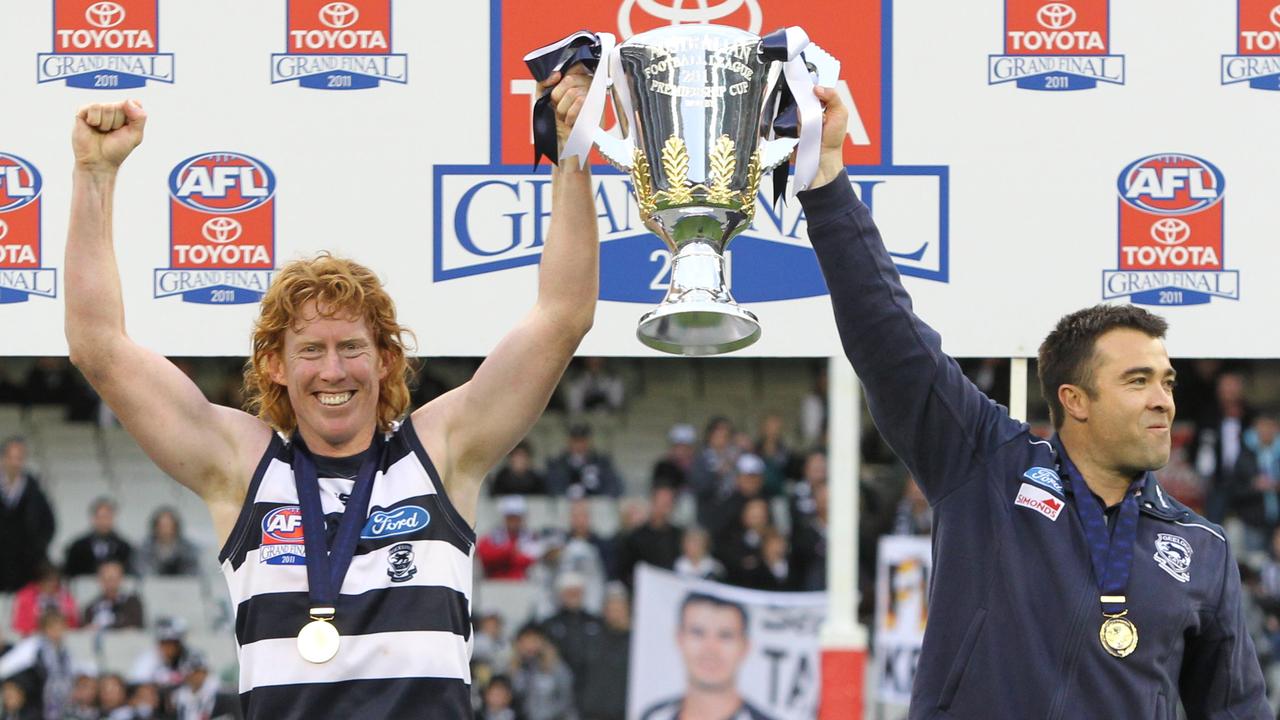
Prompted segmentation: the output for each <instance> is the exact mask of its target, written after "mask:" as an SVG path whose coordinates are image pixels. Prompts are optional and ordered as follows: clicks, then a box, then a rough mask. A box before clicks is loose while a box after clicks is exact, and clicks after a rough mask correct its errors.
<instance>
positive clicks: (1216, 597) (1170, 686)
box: [799, 175, 1273, 720]
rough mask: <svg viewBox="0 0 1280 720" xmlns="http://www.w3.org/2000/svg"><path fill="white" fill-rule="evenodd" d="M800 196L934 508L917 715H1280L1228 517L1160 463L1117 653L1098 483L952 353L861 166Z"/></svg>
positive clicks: (856, 358) (879, 410)
mask: <svg viewBox="0 0 1280 720" xmlns="http://www.w3.org/2000/svg"><path fill="white" fill-rule="evenodd" d="M799 198H800V201H801V203H802V205H803V207H804V211H805V216H806V218H807V219H808V225H809V237H810V240H811V241H812V243H813V247H814V249H815V250H816V251H817V254H818V259H819V261H820V263H821V266H822V272H823V274H824V275H825V277H826V280H827V285H828V286H829V287H830V290H831V301H832V304H833V305H834V307H835V316H836V323H837V326H838V327H839V331H840V339H841V341H842V343H843V345H844V351H845V354H846V355H848V357H849V360H850V362H851V363H852V364H853V368H854V370H855V371H857V374H858V377H859V378H860V379H861V380H862V382H863V384H864V386H865V387H866V394H867V400H868V403H869V405H870V408H871V414H872V416H873V417H874V418H875V421H876V425H877V426H878V427H879V428H880V431H881V433H882V434H883V435H884V437H885V439H886V440H887V441H888V442H889V445H890V446H891V447H892V448H893V449H894V451H895V452H896V453H897V454H898V456H899V457H900V458H902V460H903V461H904V462H905V463H906V465H907V467H908V469H910V471H911V473H912V474H913V475H914V476H915V478H916V480H917V482H918V483H919V484H920V487H921V489H922V490H923V491H924V493H925V495H926V496H927V497H928V499H929V503H930V504H931V505H932V506H933V509H934V527H933V563H934V566H933V567H934V569H933V577H932V582H931V585H930V597H929V623H928V626H927V628H926V630H925V637H924V648H923V651H922V653H921V655H920V660H919V665H918V668H917V673H916V679H915V686H914V688H913V689H912V694H911V710H910V718H911V720H944V719H946V718H956V719H958V720H1005V719H1007V720H1059V719H1060V718H1061V719H1067V720H1148V719H1155V720H1174V718H1176V716H1177V715H1176V713H1177V710H1176V708H1177V705H1178V703H1179V702H1181V703H1182V704H1183V706H1184V707H1185V708H1186V711H1187V715H1188V717H1189V718H1190V720H1202V719H1204V720H1209V719H1211V720H1262V719H1263V718H1267V719H1268V720H1270V718H1272V717H1273V716H1272V714H1271V711H1270V710H1269V709H1268V707H1267V704H1266V702H1265V697H1264V695H1265V692H1264V687H1263V681H1262V671H1261V669H1260V668H1259V665H1258V658H1257V655H1256V653H1255V651H1254V647H1253V642H1252V640H1251V639H1250V638H1249V634H1248V632H1247V631H1246V628H1245V623H1244V617H1243V615H1244V614H1243V612H1242V610H1241V607H1240V577H1239V572H1238V570H1237V568H1236V564H1235V560H1234V559H1233V558H1232V554H1231V551H1230V549H1229V548H1228V547H1227V543H1226V540H1225V539H1224V536H1223V532H1222V529H1221V528H1220V527H1218V526H1216V525H1213V524H1211V523H1209V522H1208V521H1206V520H1205V519H1204V518H1202V517H1200V516H1199V515H1196V514H1195V513H1193V512H1191V511H1190V510H1188V509H1187V508H1186V507H1185V506H1183V505H1181V504H1179V503H1178V502H1177V501H1175V500H1174V499H1173V498H1171V497H1169V496H1168V495H1167V494H1166V493H1164V492H1163V491H1162V490H1161V489H1160V486H1159V484H1158V483H1157V482H1156V480H1155V477H1154V476H1153V475H1152V474H1151V473H1148V474H1147V475H1146V478H1145V479H1144V480H1143V481H1142V483H1143V484H1142V489H1141V496H1140V498H1139V502H1140V508H1141V513H1140V516H1139V521H1138V538H1137V546H1136V548H1135V551H1134V557H1133V565H1132V571H1131V573H1130V577H1129V584H1128V591H1127V593H1126V594H1127V596H1128V611H1129V615H1128V617H1129V619H1130V620H1132V621H1133V623H1134V624H1135V625H1136V626H1137V629H1138V645H1137V649H1136V650H1135V651H1134V652H1133V654H1132V655H1129V656H1128V657H1125V658H1116V657H1112V656H1111V655H1109V654H1108V653H1107V652H1106V650H1104V649H1103V647H1102V645H1101V643H1100V642H1099V638H1098V633H1099V629H1100V627H1101V625H1102V622H1103V620H1104V618H1103V615H1102V608H1101V605H1100V603H1099V600H1098V596H1099V592H1098V586H1097V584H1096V582H1095V581H1094V578H1093V570H1092V566H1091V564H1090V557H1089V547H1088V545H1087V543H1086V541H1085V535H1084V530H1083V528H1082V525H1081V524H1080V521H1079V518H1078V516H1077V514H1076V509H1075V506H1074V504H1075V503H1076V502H1077V501H1078V500H1081V499H1083V500H1084V501H1087V502H1098V501H1097V500H1096V499H1095V498H1094V496H1093V495H1092V493H1090V492H1089V491H1088V488H1087V487H1077V488H1075V489H1074V490H1075V493H1084V494H1083V496H1077V495H1075V494H1072V492H1071V491H1070V490H1069V489H1068V488H1067V487H1066V486H1065V485H1066V484H1065V483H1063V482H1062V478H1061V471H1060V470H1059V454H1058V453H1059V451H1058V450H1057V449H1056V448H1055V444H1054V443H1050V442H1048V441H1045V440H1041V439H1039V438H1037V437H1036V436H1034V435H1032V434H1031V433H1030V432H1029V431H1028V427H1027V426H1026V425H1025V424H1023V423H1019V422H1016V421H1014V420H1012V419H1011V418H1010V417H1009V415H1008V412H1007V411H1006V410H1005V409H1004V408H1002V407H1000V406H998V405H996V404H995V403H994V402H992V401H991V400H990V399H988V398H987V397H986V396H985V395H983V394H982V392H981V391H979V390H978V389H977V388H976V387H975V386H974V385H973V384H971V383H970V382H969V381H968V380H967V379H966V378H965V377H964V375H963V374H961V372H960V368H959V367H958V366H957V365H956V363H955V361H954V360H952V359H951V358H949V357H948V356H947V355H945V354H944V353H943V351H942V342H941V337H940V336H939V335H938V333H937V332H935V331H934V330H933V329H931V328H930V327H928V326H927V325H925V323H924V322H922V321H921V320H920V319H919V318H918V317H916V315H915V314H914V312H913V311H912V308H911V299H910V298H909V297H908V295H907V292H906V290H905V289H904V288H903V287H902V283H901V281H900V279H899V278H898V273H897V271H896V270H895V269H894V267H893V263H892V261H891V260H890V258H889V255H888V253H887V252H886V251H885V248H884V244H883V242H882V241H881V239H880V234H879V231H877V230H876V227H875V225H874V224H873V222H872V220H871V215H870V213H869V212H868V210H867V208H866V207H865V206H864V205H862V203H861V202H859V201H858V199H857V197H856V196H855V195H854V193H853V190H852V188H851V187H850V186H849V182H848V180H847V178H846V177H844V176H843V175H842V176H841V177H840V178H838V179H837V180H835V181H832V182H831V183H829V184H827V185H825V186H823V187H820V188H817V189H815V190H811V191H807V192H804V193H801V194H800V195H799ZM985 320H986V318H984V317H982V315H981V309H980V308H975V321H976V322H983V321H985Z"/></svg>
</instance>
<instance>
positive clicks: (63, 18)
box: [36, 0, 173, 90]
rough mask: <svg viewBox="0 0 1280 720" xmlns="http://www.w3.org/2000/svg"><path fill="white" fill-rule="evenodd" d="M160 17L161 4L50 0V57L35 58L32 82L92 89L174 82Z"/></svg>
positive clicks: (140, 0) (156, 0)
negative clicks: (161, 45)
mask: <svg viewBox="0 0 1280 720" xmlns="http://www.w3.org/2000/svg"><path fill="white" fill-rule="evenodd" d="M159 15H160V3H159V0H53V52H50V53H40V54H39V55H37V56H36V82H41V83H46V82H55V81H63V82H64V83H65V84H66V85H67V87H74V88H87V89H93V90H123V89H127V88H140V87H143V86H145V85H146V84H147V82H148V81H157V82H164V83H172V82H173V54H172V53H162V52H160V51H159V43H160V20H159Z"/></svg>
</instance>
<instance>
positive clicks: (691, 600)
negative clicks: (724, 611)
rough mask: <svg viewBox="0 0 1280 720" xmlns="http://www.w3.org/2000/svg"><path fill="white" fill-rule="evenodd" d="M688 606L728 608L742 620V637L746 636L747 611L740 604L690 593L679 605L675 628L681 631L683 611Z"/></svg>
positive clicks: (712, 596)
mask: <svg viewBox="0 0 1280 720" xmlns="http://www.w3.org/2000/svg"><path fill="white" fill-rule="evenodd" d="M690 605H711V606H712V607H718V608H729V609H730V610H733V611H735V612H737V613H738V617H739V618H740V619H741V620H742V636H743V637H746V636H747V628H748V623H747V609H746V608H745V607H743V606H742V604H741V603H736V602H734V601H732V600H725V599H724V598H722V597H716V596H715V595H709V594H707V593H703V592H691V593H689V594H688V595H686V596H685V598H684V602H682V603H680V614H679V615H678V616H677V626H678V627H680V628H681V629H683V628H684V611H685V610H687V609H688V608H689V606H690Z"/></svg>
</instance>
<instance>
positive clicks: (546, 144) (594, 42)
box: [524, 30, 600, 168]
mask: <svg viewBox="0 0 1280 720" xmlns="http://www.w3.org/2000/svg"><path fill="white" fill-rule="evenodd" d="M578 63H582V64H583V66H585V67H586V68H587V70H590V71H591V72H592V73H594V72H595V71H596V68H597V67H598V66H599V65H600V40H599V38H597V37H596V34H595V33H592V32H587V31H585V30H583V31H579V32H577V33H574V34H573V35H570V36H569V37H567V38H565V39H564V40H561V41H560V42H558V43H555V44H553V45H549V46H548V47H547V49H546V52H539V51H537V50H535V51H534V52H533V53H530V54H529V55H526V56H525V59H524V64H525V65H526V66H527V67H528V68H529V72H530V73H532V74H533V79H534V80H536V81H538V82H539V83H542V82H545V81H546V79H547V78H549V77H551V76H552V75H553V74H555V73H563V72H566V71H567V70H568V69H569V68H571V67H573V66H574V65H576V64H578ZM544 155H545V156H546V157H547V158H548V159H549V160H550V161H551V162H552V164H556V163H559V162H560V149H559V143H558V142H557V140H556V109H555V108H554V107H552V105H551V91H550V90H548V91H547V92H545V93H543V94H542V96H541V97H539V98H538V99H537V101H536V102H534V104H533V166H534V167H535V168H536V167H538V163H539V162H541V161H542V158H543V156H544Z"/></svg>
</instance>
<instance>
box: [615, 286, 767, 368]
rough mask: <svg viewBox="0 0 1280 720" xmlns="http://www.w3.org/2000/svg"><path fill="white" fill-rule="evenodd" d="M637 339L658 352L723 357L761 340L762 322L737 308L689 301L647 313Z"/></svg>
mask: <svg viewBox="0 0 1280 720" xmlns="http://www.w3.org/2000/svg"><path fill="white" fill-rule="evenodd" d="M636 337H637V338H639V340H640V342H642V343H644V344H645V345H647V346H649V347H651V348H653V349H654V350H661V351H662V352H665V353H671V354H673V355H687V356H691V357H697V356H704V355H720V354H723V353H727V352H733V351H734V350H741V349H742V348H744V347H747V346H748V345H751V344H752V343H754V342H755V341H756V340H759V339H760V321H759V320H757V319H756V316H755V315H754V314H752V313H751V312H749V311H747V310H743V309H742V308H741V307H739V306H737V305H731V304H728V303H723V302H714V301H705V300H704V301H692V302H688V301H686V302H681V303H674V304H671V305H663V306H661V307H659V308H658V309H656V310H654V311H652V312H649V313H646V314H645V315H644V317H642V318H640V326H639V327H638V328H636Z"/></svg>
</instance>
